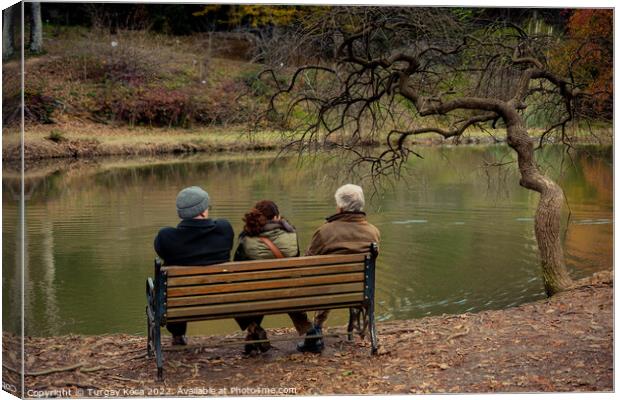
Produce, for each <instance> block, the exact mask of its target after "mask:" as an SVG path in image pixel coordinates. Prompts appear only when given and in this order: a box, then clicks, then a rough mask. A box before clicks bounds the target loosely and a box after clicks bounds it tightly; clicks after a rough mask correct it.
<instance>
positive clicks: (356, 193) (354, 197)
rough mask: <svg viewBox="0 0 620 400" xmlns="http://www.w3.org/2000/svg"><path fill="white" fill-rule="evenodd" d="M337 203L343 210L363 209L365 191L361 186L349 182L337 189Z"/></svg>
mask: <svg viewBox="0 0 620 400" xmlns="http://www.w3.org/2000/svg"><path fill="white" fill-rule="evenodd" d="M334 197H335V198H336V205H337V206H338V208H340V209H341V210H342V211H349V212H350V211H362V208H364V203H365V202H364V191H363V190H362V188H361V187H359V186H357V185H353V184H350V183H347V184H346V185H343V186H340V187H339V188H338V190H336V195H335V196H334Z"/></svg>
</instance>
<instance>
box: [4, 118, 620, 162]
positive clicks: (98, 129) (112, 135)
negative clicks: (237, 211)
mask: <svg viewBox="0 0 620 400" xmlns="http://www.w3.org/2000/svg"><path fill="white" fill-rule="evenodd" d="M5 131H6V130H5ZM287 135H289V139H290V134H287V133H280V132H275V131H258V132H255V133H250V132H249V131H248V129H247V128H245V127H243V126H230V127H226V128H225V127H195V128H191V129H182V128H172V129H166V128H148V127H133V128H132V127H127V126H119V127H113V126H108V125H100V124H94V123H64V124H51V125H34V126H28V127H26V140H25V143H24V159H25V160H26V161H30V162H34V161H39V160H48V159H93V160H94V159H98V158H103V157H111V156H157V155H166V154H194V153H206V154H215V153H224V152H229V153H238V152H247V151H277V150H282V149H283V148H284V147H285V146H286V145H287V144H288V143H289V142H287ZM4 136H5V137H4V138H3V149H2V157H3V162H5V163H11V162H15V161H19V160H20V154H21V146H20V143H19V132H17V131H12V132H11V131H7V132H6V134H5V135H4ZM532 139H533V140H534V141H535V142H536V143H537V142H538V141H539V140H540V138H539V137H535V136H533V137H532ZM573 140H574V141H575V142H574V144H603V145H605V144H612V142H613V141H612V139H611V136H608V135H607V134H605V135H604V137H603V139H602V140H599V141H598V142H597V141H596V140H594V138H593V137H578V136H576V137H574V138H573ZM505 142H506V139H505V137H501V136H490V135H489V134H487V133H483V132H473V133H472V134H470V135H468V136H464V137H461V138H450V139H444V138H442V137H439V136H437V135H426V136H421V137H416V138H415V139H412V140H411V142H410V143H411V144H412V145H416V146H446V145H448V146H450V145H493V144H501V143H505ZM548 143H549V144H552V142H548ZM380 145H381V143H379V142H375V143H369V144H366V146H380ZM326 148H329V146H328V145H326Z"/></svg>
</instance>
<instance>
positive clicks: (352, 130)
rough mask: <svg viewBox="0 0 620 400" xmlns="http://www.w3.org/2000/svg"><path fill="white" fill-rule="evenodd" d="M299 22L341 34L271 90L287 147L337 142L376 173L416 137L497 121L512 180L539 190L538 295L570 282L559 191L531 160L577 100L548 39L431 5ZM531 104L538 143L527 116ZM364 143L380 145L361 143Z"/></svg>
mask: <svg viewBox="0 0 620 400" xmlns="http://www.w3.org/2000/svg"><path fill="white" fill-rule="evenodd" d="M306 26H307V29H305V31H304V32H303V35H301V36H300V40H299V43H304V40H305V43H309V42H311V43H312V44H313V45H314V46H316V43H322V41H324V42H326V43H330V44H331V45H333V44H334V43H333V38H337V37H339V38H341V40H340V43H339V44H338V48H337V52H336V55H337V58H336V60H322V61H320V62H317V64H316V65H312V66H303V67H301V68H299V69H297V71H295V72H294V74H293V75H292V79H291V81H290V85H288V86H287V87H278V89H277V92H276V93H275V95H274V96H273V98H272V102H271V107H272V111H274V110H279V111H280V112H281V114H283V115H284V117H285V119H287V120H288V121H293V120H294V121H296V122H297V125H295V126H293V129H294V130H295V131H296V136H295V140H294V141H292V142H291V145H295V146H297V148H298V149H302V150H303V149H307V148H309V147H311V146H315V147H316V146H317V145H319V146H320V145H323V144H325V143H329V144H330V145H332V146H334V145H335V146H339V147H341V148H343V149H346V150H348V151H351V152H353V153H354V154H355V155H356V162H357V163H369V164H370V169H371V171H372V174H373V175H374V176H378V175H382V174H385V173H386V172H388V171H394V170H398V169H399V168H401V166H402V165H403V163H404V162H405V161H406V160H407V158H408V156H409V155H410V154H416V155H417V153H415V151H414V150H413V146H412V144H411V140H410V138H412V137H415V136H417V135H422V134H429V133H434V134H437V135H440V136H441V137H444V138H450V137H460V136H461V135H463V134H464V133H465V132H467V131H468V130H469V129H472V128H473V127H478V128H479V129H483V130H486V129H489V130H493V129H501V130H503V131H505V135H506V142H507V144H508V145H509V146H510V147H511V148H512V149H514V151H515V152H516V154H517V160H518V168H519V172H520V175H521V179H520V184H521V186H523V187H525V188H527V189H530V190H533V191H536V192H538V193H539V194H540V200H539V203H538V207H537V210H536V214H535V225H534V230H535V234H536V239H537V243H538V247H539V251H540V260H541V264H542V272H543V277H544V284H545V289H546V292H547V294H548V295H552V294H554V293H557V292H559V291H562V290H565V289H567V288H570V287H571V286H572V285H573V281H572V279H571V277H570V275H569V273H568V271H567V269H566V265H565V260H564V253H563V249H562V243H561V239H560V222H561V210H562V205H563V203H564V197H563V191H562V189H561V188H560V187H559V186H558V184H557V183H556V182H554V181H553V180H552V179H551V178H549V177H548V176H546V175H545V174H544V173H543V172H541V170H540V168H539V167H538V165H537V164H536V161H535V158H534V151H535V146H536V145H537V144H538V145H542V143H543V141H544V139H545V138H546V137H547V135H549V134H551V133H558V135H559V137H560V139H561V140H562V141H564V142H565V143H567V144H569V138H568V135H567V133H566V128H567V127H568V126H569V124H570V123H571V121H573V120H575V119H576V117H578V116H579V115H578V110H579V107H578V104H579V101H580V98H582V97H584V96H587V93H586V92H584V91H583V90H582V89H581V86H580V83H579V82H575V81H573V80H571V78H570V74H569V76H560V75H558V74H557V73H556V72H555V71H553V70H552V68H550V63H549V60H548V54H550V52H549V50H550V49H551V48H553V46H556V45H557V43H558V38H557V37H552V36H545V35H529V34H528V33H527V32H526V31H524V30H523V29H521V28H519V27H518V26H516V25H514V24H513V23H511V22H508V21H494V22H491V21H480V20H478V21H476V20H473V19H472V20H469V21H464V20H463V19H459V16H458V14H457V13H456V12H454V10H448V9H440V8H336V9H334V10H333V13H332V15H331V16H330V17H329V18H326V17H325V16H323V17H322V18H321V20H320V21H317V23H315V24H307V25H306ZM270 75H271V76H275V75H274V74H273V73H271V74H270ZM541 110H542V111H543V113H544V123H545V125H546V127H545V128H542V135H541V139H540V143H538V142H536V141H535V140H534V139H533V137H532V136H530V134H529V133H528V124H527V118H528V117H529V116H531V115H532V114H533V113H535V112H538V113H540V112H541ZM300 115H301V116H302V117H299V116H300ZM292 116H295V118H291V117H292ZM541 125H542V124H541ZM368 142H380V143H383V145H384V146H382V147H379V148H377V147H361V146H359V145H360V144H363V143H368Z"/></svg>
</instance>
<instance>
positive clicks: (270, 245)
mask: <svg viewBox="0 0 620 400" xmlns="http://www.w3.org/2000/svg"><path fill="white" fill-rule="evenodd" d="M258 240H260V241H261V242H263V243H264V244H265V246H267V247H268V248H269V250H271V252H272V253H273V255H274V256H276V258H285V257H284V254H282V252H281V251H280V249H278V246H276V245H275V244H274V243H273V242H272V241H271V240H269V238H266V237H264V236H259V237H258Z"/></svg>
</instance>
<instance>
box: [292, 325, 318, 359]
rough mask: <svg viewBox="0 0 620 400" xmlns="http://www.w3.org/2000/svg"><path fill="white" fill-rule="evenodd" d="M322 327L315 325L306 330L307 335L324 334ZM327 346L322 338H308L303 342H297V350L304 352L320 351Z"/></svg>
mask: <svg viewBox="0 0 620 400" xmlns="http://www.w3.org/2000/svg"><path fill="white" fill-rule="evenodd" d="M322 334H323V332H322V331H321V327H319V326H315V327H314V328H312V329H310V330H309V331H308V332H306V336H315V335H322ZM324 348H325V343H324V342H323V339H322V338H306V339H304V341H303V342H301V343H298V344H297V350H298V351H301V352H302V353H320V352H322V351H323V349H324Z"/></svg>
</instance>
